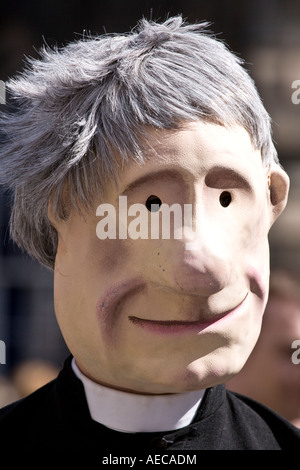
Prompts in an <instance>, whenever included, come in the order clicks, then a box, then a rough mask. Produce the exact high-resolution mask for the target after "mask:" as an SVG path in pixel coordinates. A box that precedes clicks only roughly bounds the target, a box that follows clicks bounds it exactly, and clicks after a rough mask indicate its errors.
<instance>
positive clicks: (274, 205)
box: [268, 163, 290, 225]
mask: <svg viewBox="0 0 300 470" xmlns="http://www.w3.org/2000/svg"><path fill="white" fill-rule="evenodd" d="M268 185H269V192H270V204H271V219H270V221H271V225H272V224H273V223H274V222H275V220H276V219H277V217H279V215H280V214H281V213H282V211H283V210H284V208H285V206H286V203H287V199H288V193H289V187H290V180H289V177H288V175H287V174H286V172H285V171H284V170H283V169H282V168H281V167H280V166H279V165H278V164H277V163H273V164H272V166H271V168H270V171H269V173H268Z"/></svg>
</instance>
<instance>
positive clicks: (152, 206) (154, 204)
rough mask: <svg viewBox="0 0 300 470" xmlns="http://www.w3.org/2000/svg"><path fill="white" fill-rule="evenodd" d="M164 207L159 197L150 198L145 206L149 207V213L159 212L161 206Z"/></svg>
mask: <svg viewBox="0 0 300 470" xmlns="http://www.w3.org/2000/svg"><path fill="white" fill-rule="evenodd" d="M161 205H162V202H161V199H159V197H158V196H154V195H152V196H149V197H148V199H147V201H146V202H145V206H146V207H147V209H148V211H149V212H157V211H159V208H160V206H161Z"/></svg>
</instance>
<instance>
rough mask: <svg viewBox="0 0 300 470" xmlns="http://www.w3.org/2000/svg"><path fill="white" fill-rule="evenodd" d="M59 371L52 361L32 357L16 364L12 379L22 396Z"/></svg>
mask: <svg viewBox="0 0 300 470" xmlns="http://www.w3.org/2000/svg"><path fill="white" fill-rule="evenodd" d="M58 372H59V368H58V367H57V366H56V365H55V364H53V363H52V362H50V361H48V360H47V361H46V360H44V359H40V358H32V359H27V360H25V361H21V362H20V363H19V364H17V365H16V367H15V368H14V370H13V371H12V374H11V380H12V383H13V384H14V386H15V388H16V390H17V391H18V394H19V396H20V398H22V397H25V396H27V395H30V393H33V392H34V391H35V390H37V389H38V388H40V387H42V386H43V385H45V384H46V383H48V382H50V381H51V380H53V379H54V378H55V377H56V376H57V374H58ZM11 401H12V400H11Z"/></svg>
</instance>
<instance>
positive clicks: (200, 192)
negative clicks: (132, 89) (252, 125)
mask: <svg viewBox="0 0 300 470" xmlns="http://www.w3.org/2000/svg"><path fill="white" fill-rule="evenodd" d="M149 144H150V145H149V148H151V149H152V150H151V151H150V150H149V155H147V157H149V158H147V159H146V161H145V163H144V164H141V165H138V164H133V163H132V164H131V165H129V166H128V167H126V168H125V169H124V170H123V171H122V172H121V173H120V175H119V180H118V184H117V185H114V184H112V185H111V186H110V187H109V188H107V191H106V197H105V200H104V199H103V200H101V201H100V200H99V199H97V198H95V208H94V211H91V212H89V213H88V214H87V213H81V214H79V213H78V212H75V211H74V212H72V213H71V215H70V217H69V219H68V220H67V221H65V222H63V221H56V220H54V221H53V223H54V225H55V227H56V229H57V231H58V234H59V243H58V252H57V257H56V265H55V309H56V315H57V318H58V322H59V324H60V327H61V330H62V333H63V334H64V337H65V340H66V342H67V344H68V346H69V348H70V351H71V352H72V354H73V355H74V356H75V357H76V362H77V364H78V366H79V368H80V369H81V370H82V372H83V373H84V374H86V375H87V376H88V377H90V378H92V379H93V380H94V381H96V382H99V383H102V384H104V385H108V386H111V387H114V388H117V389H123V390H129V391H134V392H137V393H177V392H182V391H188V390H196V389H200V388H205V387H208V386H212V385H214V384H217V383H220V382H224V381H226V380H227V379H228V378H229V377H230V376H231V375H232V374H235V373H236V372H237V371H238V370H240V368H241V367H242V366H243V364H244V362H245V361H246V359H247V357H248V356H249V354H250V352H251V350H252V348H253V346H254V344H255V342H256V340H257V337H258V335H259V332H260V327H261V320H262V315H263V311H264V308H265V304H266V301H267V292H268V279H269V248H268V231H269V229H270V226H271V225H272V223H273V222H274V220H275V218H276V217H277V216H278V215H279V213H280V212H281V210H282V209H283V208H284V205H285V199H286V194H287V188H288V179H287V177H286V175H285V173H284V172H283V170H282V169H281V168H280V167H279V166H278V165H275V164H274V166H273V167H272V168H271V169H267V168H265V167H264V166H263V164H262V162H261V155H260V152H259V151H257V150H255V149H254V148H253V146H252V144H251V141H250V138H249V135H248V133H247V132H246V131H245V130H244V129H243V128H242V127H235V128H230V129H229V128H225V127H222V126H218V125H214V124H209V123H203V122H197V123H196V122H195V123H191V124H187V125H185V126H184V127H183V128H181V129H180V130H151V131H149ZM149 198H150V199H149ZM120 201H126V208H127V209H128V212H127V214H126V216H127V220H126V228H127V229H128V231H129V232H130V230H129V229H130V228H131V232H130V233H128V234H127V235H128V236H125V235H124V214H122V217H119V212H120ZM151 202H153V203H155V204H156V206H155V207H154V212H151ZM101 204H106V206H105V207H106V208H108V207H113V209H114V210H113V212H114V213H115V215H116V217H115V219H114V220H115V222H116V227H115V228H116V230H115V234H116V236H115V237H107V238H105V237H104V236H103V233H102V239H101V237H99V228H101V220H103V214H104V212H102V216H101V215H99V214H101V207H100V209H99V205H100V206H101ZM122 204H123V202H122ZM135 204H140V205H142V206H136V207H144V208H146V209H145V210H146V211H147V213H148V215H149V217H148V219H149V220H148V222H149V224H148V236H145V234H144V235H143V237H138V236H136V233H137V232H138V228H137V226H138V224H137V220H139V221H140V222H141V219H137V213H135V214H134V213H133V212H130V208H131V207H132V206H133V205H135ZM173 204H176V205H177V206H176V207H177V208H178V207H179V206H180V208H181V209H182V211H181V215H183V214H184V213H185V209H186V208H188V209H191V211H190V212H188V211H186V213H189V214H190V217H189V219H188V221H189V222H191V223H187V221H186V220H185V219H184V218H183V221H182V230H181V231H180V226H178V223H177V222H178V221H177V222H176V223H175V215H174V214H173V213H171V211H170V213H171V216H170V218H169V220H170V223H169V225H170V227H169V228H170V231H169V233H170V235H169V236H163V235H162V231H161V230H160V231H159V235H157V233H158V232H157V231H156V230H152V232H151V223H152V224H154V215H155V214H156V219H155V220H156V222H157V220H161V218H162V215H163V207H167V208H171V207H172V205H173ZM173 208H174V207H173ZM157 214H158V215H157ZM159 214H160V215H159ZM177 215H178V213H177ZM152 216H153V219H151V217H152ZM101 217H102V219H101ZM157 217H158V219H157ZM159 217H160V219H159ZM99 223H100V225H99ZM122 224H123V225H122ZM121 225H122V227H121ZM175 225H176V226H175ZM97 227H98V230H97ZM133 227H134V228H135V229H136V230H135V236H133V232H134V230H133ZM152 228H154V225H153V227H152ZM121 229H122V230H121ZM144 229H145V227H144ZM120 231H121V232H122V236H119V235H120ZM179 232H180V234H179ZM151 233H152V236H151ZM154 233H155V236H153V234H154ZM130 234H131V235H130Z"/></svg>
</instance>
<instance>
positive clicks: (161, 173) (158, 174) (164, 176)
mask: <svg viewBox="0 0 300 470" xmlns="http://www.w3.org/2000/svg"><path fill="white" fill-rule="evenodd" d="M158 180H159V181H162V180H164V181H165V182H166V181H169V182H171V181H172V182H177V183H179V184H184V183H185V178H184V175H183V174H182V172H181V171H177V170H174V169H173V168H172V169H171V168H165V169H163V170H162V169H161V170H156V171H151V172H149V173H147V174H145V175H142V176H140V177H138V178H137V179H135V180H134V181H132V182H131V183H129V184H128V185H127V186H126V188H125V190H124V191H123V192H122V194H121V195H124V194H126V193H128V192H130V191H132V190H134V189H138V188H139V187H141V186H143V185H144V184H146V183H147V184H151V183H155V182H157V181H158Z"/></svg>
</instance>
